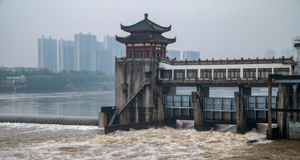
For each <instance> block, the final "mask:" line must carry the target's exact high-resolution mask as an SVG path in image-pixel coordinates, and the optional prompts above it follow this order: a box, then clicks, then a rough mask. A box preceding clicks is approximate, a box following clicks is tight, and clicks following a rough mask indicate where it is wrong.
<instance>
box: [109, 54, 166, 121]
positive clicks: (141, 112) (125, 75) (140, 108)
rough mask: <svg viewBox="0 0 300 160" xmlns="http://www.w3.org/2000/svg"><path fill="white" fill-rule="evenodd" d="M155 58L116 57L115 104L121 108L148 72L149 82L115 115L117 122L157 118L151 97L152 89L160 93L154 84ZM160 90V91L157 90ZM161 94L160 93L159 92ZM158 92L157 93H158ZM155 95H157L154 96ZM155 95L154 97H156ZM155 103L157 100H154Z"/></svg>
mask: <svg viewBox="0 0 300 160" xmlns="http://www.w3.org/2000/svg"><path fill="white" fill-rule="evenodd" d="M157 68H158V60H156V59H142V58H136V59H127V60H126V59H117V60H116V63H115V76H116V78H115V105H116V109H117V111H119V110H121V108H122V107H123V106H124V104H125V103H126V102H127V98H128V97H130V94H132V93H135V92H136V91H137V90H138V89H139V88H140V86H141V84H142V82H143V81H144V80H145V79H146V74H149V75H150V76H149V80H150V84H147V85H146V86H145V87H144V89H143V90H141V91H140V93H139V94H137V96H136V98H135V99H134V100H132V103H130V104H128V105H127V107H126V108H125V109H124V110H123V111H122V112H121V113H120V115H119V116H118V117H117V121H118V124H129V123H139V122H150V121H156V120H157V105H156V104H155V99H154V97H153V94H154V91H155V92H158V93H160V92H161V89H158V88H159V87H157V84H156V75H157V74H156V70H157ZM157 90H160V91H157ZM160 94H161V93H160ZM160 94H159V95H160ZM156 97H157V96H156ZM156 97H155V98H156ZM156 103H157V101H156Z"/></svg>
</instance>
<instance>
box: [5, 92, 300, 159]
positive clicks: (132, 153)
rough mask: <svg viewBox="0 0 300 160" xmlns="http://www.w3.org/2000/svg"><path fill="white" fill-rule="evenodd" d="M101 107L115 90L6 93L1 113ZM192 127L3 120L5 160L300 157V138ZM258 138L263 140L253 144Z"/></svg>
mask: <svg viewBox="0 0 300 160" xmlns="http://www.w3.org/2000/svg"><path fill="white" fill-rule="evenodd" d="M234 91H236V89H230V90H226V89H223V90H214V89H212V90H211V91H210V96H211V97H220V96H222V97H233V92H234ZM177 93H178V94H190V91H187V90H178V91H177ZM266 93H267V90H265V89H262V90H260V89H257V90H253V91H252V95H267V94H266ZM274 94H276V92H274V93H273V95H274ZM101 105H114V92H64V93H3V94H0V111H1V114H20V115H24V114H25V115H47V116H48V115H54V116H57V115H59V116H90V117H95V116H97V113H98V112H99V107H100V106H101ZM186 126H188V127H183V129H172V128H167V127H166V128H159V129H153V128H151V129H147V130H131V131H129V132H124V131H116V132H113V133H110V134H108V135H104V134H103V128H98V127H95V126H67V125H64V126H63V125H47V124H20V123H0V159H1V160H2V159H31V160H33V159H53V160H56V159H57V160H58V159H280V160H281V159H291V160H292V159H300V141H288V140H276V141H269V140H265V135H264V134H262V133H265V132H260V131H255V130H254V131H252V132H249V133H247V134H245V135H240V134H235V133H233V132H232V131H231V129H232V128H231V127H230V126H229V127H228V126H221V127H220V130H216V131H207V132H197V131H195V130H193V129H189V128H192V127H191V125H190V124H188V125H186ZM230 128H231V129H230ZM219 131H225V132H219ZM230 131H231V132H230ZM253 139H257V140H259V141H258V142H257V143H254V144H248V143H247V141H248V140H253Z"/></svg>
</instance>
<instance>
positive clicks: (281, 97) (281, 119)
mask: <svg viewBox="0 0 300 160" xmlns="http://www.w3.org/2000/svg"><path fill="white" fill-rule="evenodd" d="M285 94H286V86H285V85H283V84H281V83H280V84H279V91H278V104H277V108H278V109H285V103H284V102H285ZM286 119H287V118H286V112H285V111H283V112H277V127H278V128H279V138H285V137H286V122H287V120H286Z"/></svg>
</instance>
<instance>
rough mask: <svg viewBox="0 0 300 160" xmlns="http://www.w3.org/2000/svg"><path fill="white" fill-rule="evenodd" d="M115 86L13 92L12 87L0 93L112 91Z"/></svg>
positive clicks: (86, 85) (77, 85) (18, 90)
mask: <svg viewBox="0 0 300 160" xmlns="http://www.w3.org/2000/svg"><path fill="white" fill-rule="evenodd" d="M114 90H115V84H75V85H71V86H68V87H65V88H62V89H49V90H39V89H30V88H19V89H17V90H13V87H10V88H6V87H0V93H13V92H19V93H33V92H35V93H36V92H40V93H42V92H43V93H44V92H87V91H114Z"/></svg>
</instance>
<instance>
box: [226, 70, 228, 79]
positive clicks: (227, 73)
mask: <svg viewBox="0 0 300 160" xmlns="http://www.w3.org/2000/svg"><path fill="white" fill-rule="evenodd" d="M226 78H228V68H226Z"/></svg>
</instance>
